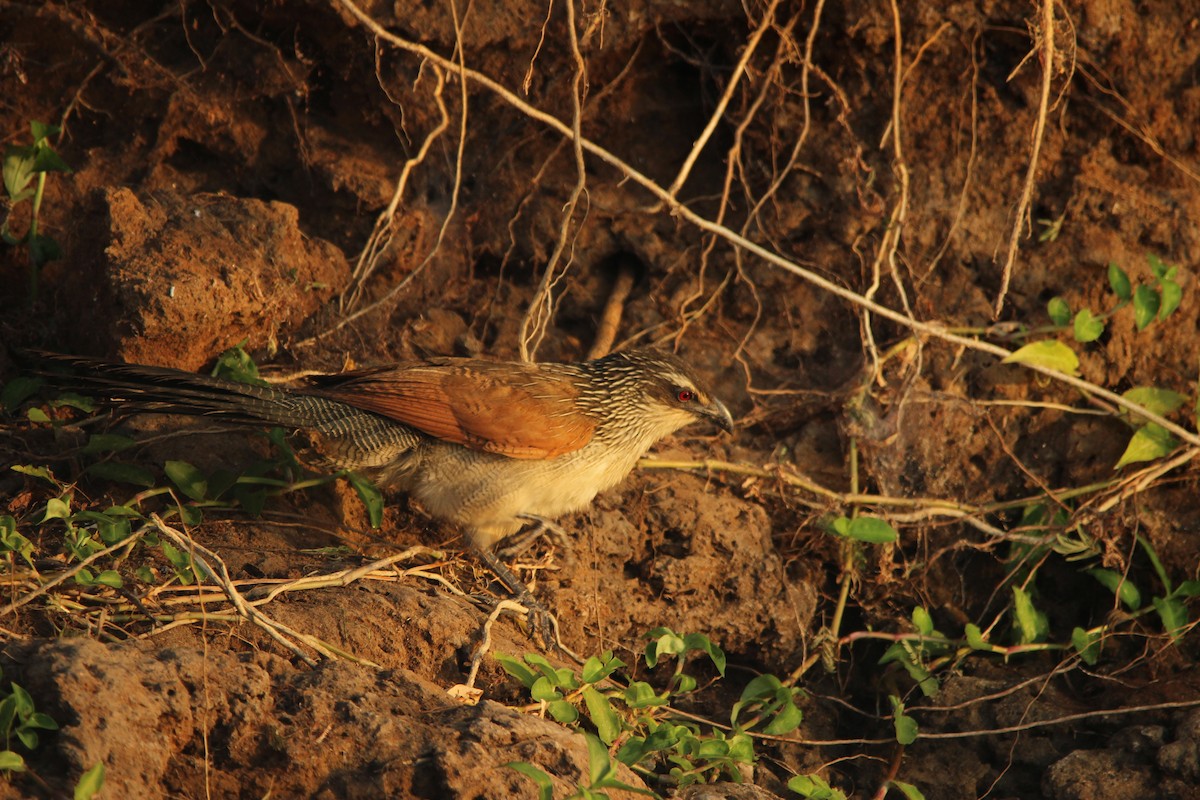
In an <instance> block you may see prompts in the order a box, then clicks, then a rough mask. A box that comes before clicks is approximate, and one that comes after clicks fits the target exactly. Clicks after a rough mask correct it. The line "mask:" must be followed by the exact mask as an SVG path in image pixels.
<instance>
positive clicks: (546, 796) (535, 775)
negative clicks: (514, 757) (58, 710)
mask: <svg viewBox="0 0 1200 800" xmlns="http://www.w3.org/2000/svg"><path fill="white" fill-rule="evenodd" d="M504 766H506V767H508V768H509V769H512V770H516V771H517V772H519V773H521V774H522V775H524V776H525V777H526V778H529V780H531V781H533V782H534V783H535V784H537V790H538V794H537V796H538V800H554V783H553V782H552V781H551V780H550V776H549V775H547V774H546V773H545V772H543V771H542V770H540V769H538V768H537V767H535V766H534V765H533V764H529V763H527V762H525V761H510V762H508V763H507V764H505V765H504Z"/></svg>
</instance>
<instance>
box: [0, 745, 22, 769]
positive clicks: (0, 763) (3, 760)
mask: <svg viewBox="0 0 1200 800" xmlns="http://www.w3.org/2000/svg"><path fill="white" fill-rule="evenodd" d="M0 771H3V772H24V771H25V759H24V758H23V757H22V756H21V754H20V753H14V752H13V751H12V750H0Z"/></svg>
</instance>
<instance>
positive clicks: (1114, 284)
mask: <svg viewBox="0 0 1200 800" xmlns="http://www.w3.org/2000/svg"><path fill="white" fill-rule="evenodd" d="M1108 285H1109V286H1110V287H1111V288H1112V290H1113V294H1115V295H1116V296H1117V299H1119V300H1120V301H1121V302H1123V303H1128V302H1129V301H1130V300H1131V299H1133V286H1132V285H1130V283H1129V276H1128V275H1126V274H1125V270H1123V269H1121V268H1120V267H1119V266H1117V262H1115V261H1111V262H1109V264H1108Z"/></svg>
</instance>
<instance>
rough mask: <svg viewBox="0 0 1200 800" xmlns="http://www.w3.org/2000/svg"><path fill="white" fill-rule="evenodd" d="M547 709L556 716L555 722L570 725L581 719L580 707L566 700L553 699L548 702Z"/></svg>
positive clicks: (551, 714)
mask: <svg viewBox="0 0 1200 800" xmlns="http://www.w3.org/2000/svg"><path fill="white" fill-rule="evenodd" d="M546 710H547V711H549V712H550V716H552V717H554V721H555V722H559V723H561V724H563V725H570V724H571V723H572V722H574V721H575V720H577V719H579V709H577V708H575V706H573V705H571V703H570V702H568V701H566V700H553V701H551V702H549V703H547V704H546Z"/></svg>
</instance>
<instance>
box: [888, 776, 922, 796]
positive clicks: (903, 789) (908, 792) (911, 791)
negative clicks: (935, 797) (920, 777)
mask: <svg viewBox="0 0 1200 800" xmlns="http://www.w3.org/2000/svg"><path fill="white" fill-rule="evenodd" d="M887 785H888V787H889V788H892V789H899V790H900V794H902V795H904V797H905V800H925V795H923V794H922V793H921V790H920V789H918V788H917V787H916V786H913V785H912V784H911V783H905V782H904V781H898V780H895V779H893V780H890V781H888V782H887Z"/></svg>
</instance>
